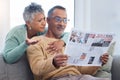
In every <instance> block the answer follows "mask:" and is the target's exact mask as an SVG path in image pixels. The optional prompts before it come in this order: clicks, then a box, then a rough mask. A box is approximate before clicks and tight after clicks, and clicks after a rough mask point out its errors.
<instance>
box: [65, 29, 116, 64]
mask: <svg viewBox="0 0 120 80" xmlns="http://www.w3.org/2000/svg"><path fill="white" fill-rule="evenodd" d="M113 37H114V34H111V33H109V34H108V33H106V34H105V33H90V32H81V31H79V30H77V29H72V30H71V33H70V36H69V40H68V43H67V44H66V48H65V54H67V55H68V56H69V58H68V64H71V65H77V66H101V64H102V62H101V61H100V56H101V55H102V54H103V53H105V52H107V50H108V48H109V45H110V44H111V42H112V41H113Z"/></svg>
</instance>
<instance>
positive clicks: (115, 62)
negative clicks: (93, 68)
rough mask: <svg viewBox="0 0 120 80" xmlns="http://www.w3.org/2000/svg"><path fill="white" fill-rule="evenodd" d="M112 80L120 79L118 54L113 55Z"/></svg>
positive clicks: (119, 56) (119, 57)
mask: <svg viewBox="0 0 120 80" xmlns="http://www.w3.org/2000/svg"><path fill="white" fill-rule="evenodd" d="M111 72H112V80H120V75H119V74H120V55H114V56H113V63H112V71H111Z"/></svg>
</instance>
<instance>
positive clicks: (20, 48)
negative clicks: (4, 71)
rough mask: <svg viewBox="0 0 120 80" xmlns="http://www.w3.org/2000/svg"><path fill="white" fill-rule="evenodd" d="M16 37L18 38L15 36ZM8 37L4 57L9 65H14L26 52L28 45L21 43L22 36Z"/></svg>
mask: <svg viewBox="0 0 120 80" xmlns="http://www.w3.org/2000/svg"><path fill="white" fill-rule="evenodd" d="M15 35H16V36H15ZM15 35H12V36H10V35H8V36H7V37H6V41H5V47H4V51H3V57H4V59H5V61H6V62H7V63H14V62H16V61H18V60H19V59H20V58H21V57H22V56H23V54H24V53H25V51H26V48H27V47H28V45H27V44H26V43H25V41H24V42H21V43H20V42H19V39H20V38H21V37H20V36H18V35H17V33H16V34H15Z"/></svg>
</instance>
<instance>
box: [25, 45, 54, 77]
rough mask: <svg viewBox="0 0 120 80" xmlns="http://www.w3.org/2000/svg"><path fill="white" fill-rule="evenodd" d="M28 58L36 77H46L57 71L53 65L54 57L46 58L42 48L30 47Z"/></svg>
mask: <svg viewBox="0 0 120 80" xmlns="http://www.w3.org/2000/svg"><path fill="white" fill-rule="evenodd" d="M27 57H28V61H29V64H30V67H31V70H32V72H33V74H34V75H38V76H40V75H44V74H47V73H49V72H51V71H53V70H55V69H56V68H55V67H54V65H53V64H52V62H53V57H50V58H45V54H44V52H43V49H42V48H41V47H36V46H33V45H31V46H29V47H28V49H27Z"/></svg>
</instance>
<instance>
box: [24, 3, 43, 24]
mask: <svg viewBox="0 0 120 80" xmlns="http://www.w3.org/2000/svg"><path fill="white" fill-rule="evenodd" d="M38 12H40V13H42V14H44V10H43V9H42V7H41V5H39V4H36V3H31V4H30V5H28V6H26V7H25V9H24V12H23V18H24V21H25V22H26V21H30V22H32V20H33V18H34V15H35V14H36V13H38Z"/></svg>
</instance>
